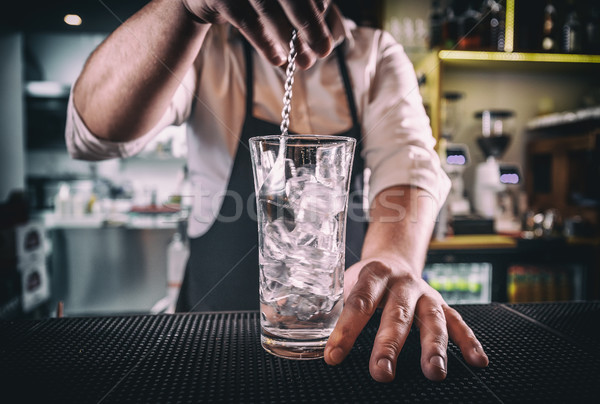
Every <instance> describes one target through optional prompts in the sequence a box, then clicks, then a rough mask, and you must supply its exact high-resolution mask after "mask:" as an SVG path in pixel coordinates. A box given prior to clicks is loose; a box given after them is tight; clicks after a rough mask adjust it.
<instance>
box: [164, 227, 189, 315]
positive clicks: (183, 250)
mask: <svg viewBox="0 0 600 404" xmlns="http://www.w3.org/2000/svg"><path fill="white" fill-rule="evenodd" d="M184 232H185V230H184V226H183V225H182V224H181V225H180V226H179V228H178V231H177V232H176V233H175V234H173V238H172V239H171V242H169V245H168V246H167V298H168V299H169V306H168V309H167V311H166V313H174V312H175V305H176V303H177V298H178V296H179V289H180V288H181V282H182V281H183V274H184V272H185V267H186V265H187V261H188V258H189V255H190V251H189V246H188V243H187V237H185V233H184Z"/></svg>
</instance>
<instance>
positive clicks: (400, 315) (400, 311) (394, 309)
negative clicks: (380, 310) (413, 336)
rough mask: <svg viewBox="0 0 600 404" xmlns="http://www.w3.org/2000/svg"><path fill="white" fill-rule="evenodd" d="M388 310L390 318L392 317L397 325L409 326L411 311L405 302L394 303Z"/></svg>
mask: <svg viewBox="0 0 600 404" xmlns="http://www.w3.org/2000/svg"><path fill="white" fill-rule="evenodd" d="M388 310H389V312H390V318H392V319H393V321H394V322H395V323H396V324H397V325H398V326H400V327H402V328H406V327H410V325H411V323H412V312H411V310H410V309H409V308H408V307H407V306H406V305H405V304H403V303H400V304H394V305H392V306H391V307H390V308H389V309H388Z"/></svg>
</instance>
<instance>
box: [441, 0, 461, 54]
mask: <svg viewBox="0 0 600 404" xmlns="http://www.w3.org/2000/svg"><path fill="white" fill-rule="evenodd" d="M457 41H458V17H457V14H456V12H455V11H454V2H453V0H448V1H447V4H446V11H445V13H444V21H443V23H442V44H443V47H444V48H446V49H453V48H454V47H455V46H456V42H457Z"/></svg>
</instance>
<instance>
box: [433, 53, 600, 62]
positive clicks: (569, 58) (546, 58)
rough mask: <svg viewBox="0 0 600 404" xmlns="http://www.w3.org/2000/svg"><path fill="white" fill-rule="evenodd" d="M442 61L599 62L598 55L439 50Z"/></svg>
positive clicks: (599, 56) (599, 57)
mask: <svg viewBox="0 0 600 404" xmlns="http://www.w3.org/2000/svg"><path fill="white" fill-rule="evenodd" d="M438 57H439V58H440V60H442V61H497V62H553V63H600V55H581V54H563V53H525V52H486V51H456V50H441V51H439V52H438Z"/></svg>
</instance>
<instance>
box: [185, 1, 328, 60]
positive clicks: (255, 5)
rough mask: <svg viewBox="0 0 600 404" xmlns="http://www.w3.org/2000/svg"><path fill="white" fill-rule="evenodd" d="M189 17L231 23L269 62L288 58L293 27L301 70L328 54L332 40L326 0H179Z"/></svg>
mask: <svg viewBox="0 0 600 404" xmlns="http://www.w3.org/2000/svg"><path fill="white" fill-rule="evenodd" d="M182 2H183V5H184V6H185V8H186V9H187V10H188V11H189V13H190V14H191V17H192V18H193V19H194V20H195V21H197V22H199V23H206V24H222V23H230V24H231V25H233V26H234V27H236V28H237V29H238V30H239V31H240V32H241V33H242V34H243V35H244V36H245V37H246V38H247V39H248V41H249V42H250V43H251V44H252V45H253V46H254V47H255V48H256V49H257V50H258V51H259V52H260V53H261V54H262V55H263V56H264V57H265V58H266V59H267V60H268V61H269V62H271V63H272V64H274V65H276V66H281V65H283V64H284V63H285V62H286V60H287V53H288V51H289V45H288V44H289V41H290V38H291V32H292V29H293V28H296V29H297V30H298V37H299V41H298V45H297V51H298V55H297V59H296V63H297V64H298V66H299V67H300V68H302V69H307V68H309V67H310V66H312V65H313V64H314V62H315V60H316V58H317V57H324V56H327V55H328V54H329V53H330V52H331V50H332V49H333V39H332V37H331V33H330V32H329V28H328V27H327V24H326V22H325V16H326V14H327V9H328V7H329V3H330V1H328V0H182Z"/></svg>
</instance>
